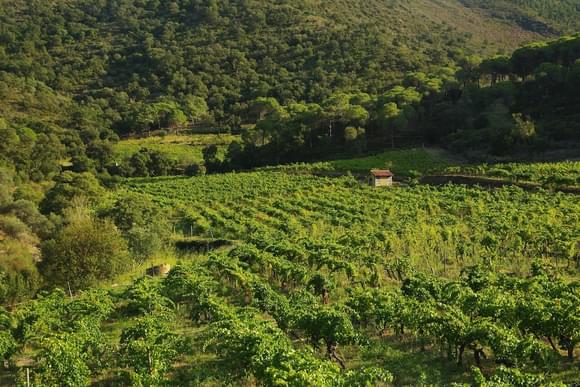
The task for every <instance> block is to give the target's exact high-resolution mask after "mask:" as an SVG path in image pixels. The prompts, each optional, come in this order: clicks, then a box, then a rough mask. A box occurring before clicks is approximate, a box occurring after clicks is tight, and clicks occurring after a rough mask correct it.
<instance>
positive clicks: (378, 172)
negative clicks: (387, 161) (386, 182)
mask: <svg viewBox="0 0 580 387" xmlns="http://www.w3.org/2000/svg"><path fill="white" fill-rule="evenodd" d="M371 175H373V176H374V177H393V176H394V175H393V173H392V172H391V171H389V170H387V169H371Z"/></svg>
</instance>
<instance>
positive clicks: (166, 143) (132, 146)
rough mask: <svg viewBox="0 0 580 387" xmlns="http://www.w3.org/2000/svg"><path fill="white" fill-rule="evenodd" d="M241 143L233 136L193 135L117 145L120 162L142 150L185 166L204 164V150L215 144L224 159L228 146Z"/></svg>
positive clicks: (132, 141)
mask: <svg viewBox="0 0 580 387" xmlns="http://www.w3.org/2000/svg"><path fill="white" fill-rule="evenodd" d="M234 141H239V136H236V135H231V134H193V135H167V136H163V137H146V138H138V139H126V140H121V141H119V142H118V143H117V144H116V145H115V154H116V157H117V159H118V161H121V160H123V159H126V158H129V157H131V155H133V154H134V153H136V152H138V151H139V150H140V149H142V148H148V149H152V150H157V151H160V152H163V153H164V154H166V155H167V156H169V158H171V159H173V160H175V161H176V162H177V164H178V165H181V166H185V165H189V164H192V163H200V162H203V154H202V150H203V148H204V147H206V146H208V145H212V144H215V145H217V146H218V149H219V153H218V155H219V157H223V155H224V153H225V150H226V149H227V147H228V145H229V144H230V143H232V142H234Z"/></svg>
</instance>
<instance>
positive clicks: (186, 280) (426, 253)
mask: <svg viewBox="0 0 580 387" xmlns="http://www.w3.org/2000/svg"><path fill="white" fill-rule="evenodd" d="M110 195H111V197H110V198H109V199H108V200H103V201H102V202H101V204H100V207H103V208H110V206H111V204H110V203H111V202H113V201H114V202H116V203H124V202H128V203H134V204H135V205H136V203H137V202H140V201H141V200H145V201H148V202H150V203H152V205H153V206H154V207H155V208H157V209H159V210H160V211H161V212H163V213H164V214H166V215H167V217H168V218H169V219H170V224H172V226H173V240H176V241H182V242H183V241H207V242H208V246H209V242H210V241H215V240H226V241H229V244H227V246H226V247H221V248H219V249H217V250H214V251H209V252H199V251H196V250H192V251H186V250H182V251H181V252H180V253H179V254H180V259H179V262H178V263H177V265H175V266H174V267H173V268H172V269H171V271H170V272H169V274H168V276H167V277H165V278H151V277H143V276H142V272H140V273H134V276H133V278H132V279H131V280H130V281H127V282H126V283H124V284H123V285H122V286H116V287H113V288H111V290H108V291H107V290H101V289H92V290H87V291H84V292H82V293H81V294H80V295H78V296H76V297H70V298H69V297H67V295H66V294H65V292H64V291H62V290H55V291H52V292H50V293H41V294H40V295H39V296H38V297H37V299H35V300H32V301H29V302H27V303H24V304H22V305H20V306H17V307H16V308H15V309H14V310H12V311H11V312H10V313H8V312H6V311H4V310H0V324H2V326H3V327H5V328H9V329H7V330H4V331H2V332H0V356H1V357H3V358H4V359H11V360H10V361H11V364H13V365H14V367H15V368H13V369H15V370H16V371H14V372H13V373H12V374H11V375H3V374H2V373H0V383H4V384H17V383H20V384H22V385H24V381H25V380H26V373H25V369H26V368H28V370H29V374H28V377H29V378H31V380H32V381H33V385H35V386H36V385H39V386H40V385H59V384H61V383H63V380H64V379H63V378H64V377H66V380H65V382H64V383H65V384H66V385H71V386H72V385H75V386H77V385H89V384H91V383H92V384H93V385H97V386H98V385H111V384H113V385H140V386H153V385H184V386H185V385H189V386H199V385H201V386H218V385H241V386H252V385H265V386H273V385H284V386H310V385H315V386H369V385H378V386H382V385H393V384H394V385H418V384H451V383H473V384H477V385H484V384H486V385H506V384H507V385H518V386H535V385H538V386H539V385H543V384H545V383H552V382H553V383H560V382H565V383H573V382H577V381H578V377H577V375H578V367H579V363H578V343H579V342H580V310H579V308H580V286H578V281H577V279H578V268H579V265H580V259H579V258H580V256H579V249H578V248H579V246H578V244H579V237H580V234H579V230H580V227H579V225H580V199H579V197H578V196H575V195H567V194H563V193H551V192H547V191H541V190H540V191H538V192H526V191H523V190H521V189H519V188H517V187H508V188H502V189H497V190H485V189H481V188H470V187H465V186H454V185H448V186H443V187H431V186H423V185H418V186H415V187H395V188H392V189H384V190H377V189H373V188H371V187H369V186H366V185H363V184H361V183H360V182H359V181H358V180H356V179H355V178H354V177H352V176H343V177H339V178H330V177H316V176H313V175H298V174H294V173H290V174H287V173H284V172H273V171H256V172H250V173H230V174H221V175H206V176H200V177H194V178H185V177H181V178H179V177H177V178H167V177H166V178H141V179H129V180H127V181H126V182H125V183H123V185H122V186H121V187H119V188H118V189H117V190H116V191H115V192H111V194H110ZM96 210H97V211H103V209H99V208H97V209H96ZM29 364H34V367H32V368H29V367H30V366H29Z"/></svg>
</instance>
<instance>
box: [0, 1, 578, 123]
mask: <svg viewBox="0 0 580 387" xmlns="http://www.w3.org/2000/svg"><path fill="white" fill-rule="evenodd" d="M548 3H550V4H548ZM552 3H554V2H541V1H531V0H529V1H522V0H513V1H494V2H492V3H491V4H490V2H482V1H475V0H464V1H458V0H412V1H402V0H364V1H363V0H355V1H346V0H337V1H333V2H331V3H330V4H329V2H325V1H321V0H299V1H276V2H274V1H256V0H245V1H239V2H238V1H235V2H234V1H225V0H222V1H216V0H177V1H171V2H159V1H152V0H150V1H135V0H125V1H120V0H103V1H98V2H95V1H88V0H72V1H71V0H66V1H65V0H56V1H51V2H44V1H38V0H36V1H24V0H16V1H13V0H10V1H8V0H0V22H1V24H2V29H1V30H0V71H6V72H9V73H14V74H16V75H18V76H21V77H34V78H35V79H36V80H38V81H41V82H44V83H46V84H47V85H49V86H50V87H52V88H53V89H55V90H57V91H59V92H61V93H69V94H71V95H79V96H82V97H83V99H86V98H88V97H90V99H89V101H90V102H93V101H96V103H97V104H98V105H99V106H101V108H103V109H105V110H107V109H109V108H110V109H112V110H113V111H112V112H111V115H112V117H111V120H112V121H117V122H118V124H117V129H119V130H129V129H131V127H132V126H134V123H131V122H128V121H129V119H128V118H127V116H129V115H130V114H129V111H131V110H134V109H136V108H137V109H138V107H135V106H134V103H135V101H148V100H149V101H150V100H155V99H156V98H158V97H159V96H172V97H177V98H181V97H183V96H188V95H198V96H201V97H203V98H205V99H206V100H207V101H208V103H209V106H210V108H211V109H212V111H214V112H215V113H216V118H217V119H218V120H221V119H222V118H223V116H224V112H225V113H228V112H231V111H232V110H235V104H236V103H238V102H243V101H247V100H249V99H253V98H256V97H259V96H273V97H276V98H277V99H279V100H280V101H282V102H286V101H290V100H308V101H319V100H321V99H323V98H324V97H326V96H328V95H329V94H330V93H331V92H332V91H335V90H364V91H368V92H373V93H376V92H381V91H384V90H385V89H386V88H388V87H390V86H392V85H393V84H394V83H396V82H397V81H398V80H400V79H401V77H402V75H403V73H405V72H406V71H410V70H422V71H432V70H434V69H436V68H440V67H445V66H452V65H453V63H455V62H457V61H458V60H460V59H461V58H462V57H464V56H465V55H470V54H482V55H483V54H492V53H495V52H497V51H500V50H510V49H512V48H515V47H516V46H517V45H519V44H521V43H522V42H525V41H531V40H539V39H541V38H542V37H546V36H553V35H556V34H558V33H559V32H562V31H569V30H573V29H574V28H577V27H578V22H577V20H578V18H577V16H578V1H577V0H569V1H563V2H557V4H556V3H554V4H552ZM115 114H117V116H115Z"/></svg>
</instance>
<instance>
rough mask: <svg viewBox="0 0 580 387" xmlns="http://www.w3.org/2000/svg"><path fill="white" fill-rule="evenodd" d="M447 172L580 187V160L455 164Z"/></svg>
mask: <svg viewBox="0 0 580 387" xmlns="http://www.w3.org/2000/svg"><path fill="white" fill-rule="evenodd" d="M445 172H447V173H459V174H467V175H474V176H490V177H494V178H499V179H506V180H511V181H519V182H530V183H539V184H541V185H547V186H549V185H553V186H568V187H570V186H572V187H574V186H575V187H580V161H562V162H557V163H507V164H493V165H487V164H483V165H477V166H454V167H448V168H446V169H445Z"/></svg>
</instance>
